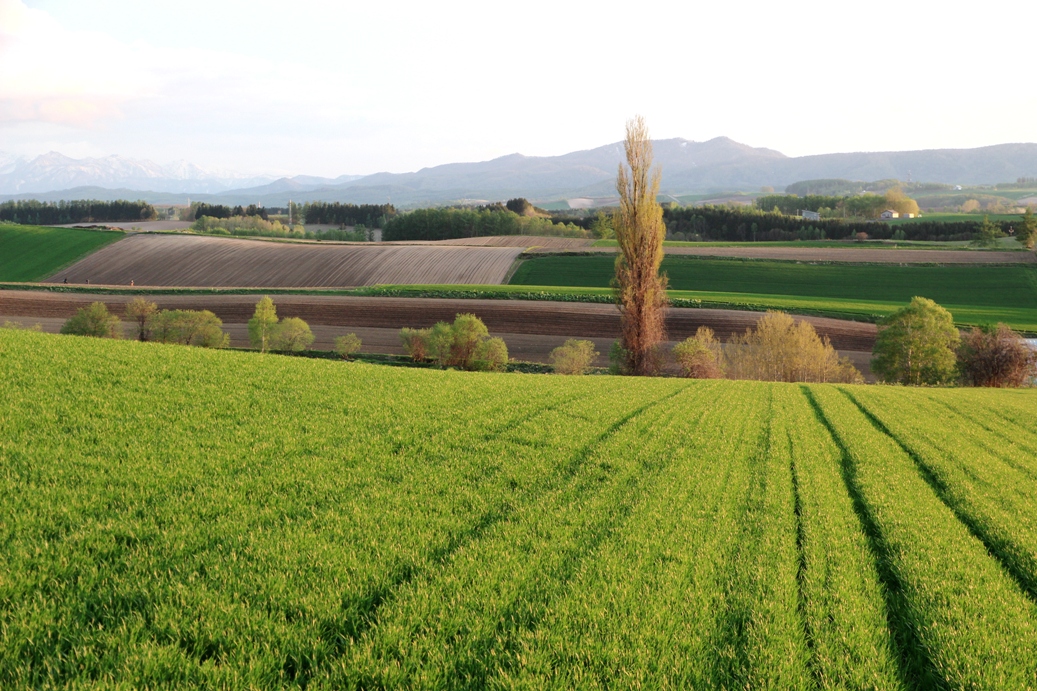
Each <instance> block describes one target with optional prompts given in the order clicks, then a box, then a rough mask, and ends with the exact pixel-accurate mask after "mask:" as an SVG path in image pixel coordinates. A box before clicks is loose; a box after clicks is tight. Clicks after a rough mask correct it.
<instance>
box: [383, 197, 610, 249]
mask: <svg viewBox="0 0 1037 691" xmlns="http://www.w3.org/2000/svg"><path fill="white" fill-rule="evenodd" d="M517 201H518V200H511V201H509V204H511V205H512V207H513V208H515V207H517V206H518V205H517V204H516V202H517ZM521 201H525V200H521ZM523 212H524V213H522V214H518V213H515V212H514V211H512V210H511V209H510V208H508V207H506V206H505V205H504V204H492V205H489V206H483V207H479V208H442V209H417V210H415V211H410V212H408V213H405V214H400V215H398V216H396V217H394V218H391V219H389V221H388V223H386V224H385V229H384V231H383V234H382V239H384V240H454V239H458V238H474V237H487V236H492V235H544V236H554V237H572V238H585V237H590V233H589V231H587V230H586V229H584V228H580V227H579V226H577V225H575V224H572V223H556V222H554V221H553V220H552V219H551V218H550V217H546V216H542V215H539V214H535V215H527V214H528V213H529V212H528V210H527V209H525V208H523Z"/></svg>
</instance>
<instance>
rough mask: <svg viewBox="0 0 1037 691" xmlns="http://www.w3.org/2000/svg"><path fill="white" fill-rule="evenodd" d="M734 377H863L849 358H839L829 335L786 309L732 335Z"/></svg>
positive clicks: (799, 379)
mask: <svg viewBox="0 0 1037 691" xmlns="http://www.w3.org/2000/svg"><path fill="white" fill-rule="evenodd" d="M727 361H728V371H729V373H730V375H731V377H732V378H733V379H757V380H761V381H784V382H844V383H859V382H862V381H863V377H862V376H861V373H860V372H858V371H857V369H856V368H855V367H854V366H853V365H852V364H851V363H850V361H849V359H848V358H840V357H839V354H838V353H836V351H835V349H834V348H833V347H832V344H831V342H830V341H829V340H828V337H827V336H826V337H824V338H821V337H819V336H818V335H817V331H815V330H814V326H813V325H812V324H811V323H810V322H808V321H805V320H802V319H801V320H799V321H796V320H794V319H793V318H792V317H790V316H789V315H788V314H786V313H784V312H767V314H765V315H764V316H763V317H761V318H760V321H758V322H757V324H756V329H755V330H754V329H747V330H746V332H745V334H743V335H742V336H735V337H734V338H733V339H731V343H730V347H729V348H728V354H727Z"/></svg>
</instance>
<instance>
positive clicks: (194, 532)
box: [0, 331, 1037, 689]
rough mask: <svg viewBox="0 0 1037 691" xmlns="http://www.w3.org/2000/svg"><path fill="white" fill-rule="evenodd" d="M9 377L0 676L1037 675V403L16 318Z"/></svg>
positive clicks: (829, 684) (892, 685)
mask: <svg viewBox="0 0 1037 691" xmlns="http://www.w3.org/2000/svg"><path fill="white" fill-rule="evenodd" d="M0 381H2V382H3V386H4V396H3V398H2V399H0V564H2V570H0V686H3V687H4V688H21V687H48V686H51V687H57V686H67V685H79V686H90V685H102V686H103V685H119V684H122V685H125V686H136V687H144V686H147V687H162V686H186V685H189V686H202V687H210V688H214V687H219V688H273V687H278V688H282V687H308V688H376V687H378V688H388V687H394V688H396V687H407V688H462V687H464V688H472V687H480V688H488V687H496V688H515V687H522V688H573V687H581V688H601V687H622V688H643V687H655V688H804V689H809V688H860V689H863V688H871V689H902V688H977V689H978V688H991V689H993V688H1033V687H1035V686H1037V662H1035V660H1037V643H1035V641H1037V630H1035V629H1037V606H1035V604H1034V603H1035V600H1034V597H1033V593H1032V590H1031V589H1030V586H1029V585H1028V581H1027V579H1028V578H1032V577H1033V573H1034V572H1033V570H1032V563H1033V562H1032V560H1030V561H1028V555H1029V557H1032V555H1033V548H1034V544H1035V543H1034V540H1033V535H1034V531H1033V524H1032V521H1031V513H1032V512H1031V511H1029V509H1028V507H1030V506H1032V497H1033V492H1034V481H1035V478H1037V466H1035V464H1034V461H1033V459H1034V457H1035V456H1037V454H1035V453H1034V451H1035V450H1037V434H1035V433H1034V432H1033V431H1032V429H1031V428H1030V427H1029V426H1028V420H1032V419H1033V412H1034V410H1035V408H1037V399H1035V398H1034V396H1033V395H1032V392H972V391H968V392H962V391H925V390H903V389H892V388H889V389H886V388H883V389H875V388H863V387H839V388H837V387H833V386H826V385H813V386H803V387H800V386H793V385H782V384H764V383H757V382H727V381H692V382H687V381H681V380H637V379H627V378H613V377H594V378H586V379H582V378H577V379H570V378H561V377H558V378H552V377H524V376H519V375H492V374H467V373H460V372H439V371H425V370H398V369H394V368H384V367H377V366H370V365H363V364H357V363H340V362H330V361H312V360H301V359H296V358H283V357H279V356H273V355H260V354H251V353H233V352H207V351H201V350H195V349H175V348H172V347H169V346H163V345H160V344H151V343H134V342H101V341H97V340H91V339H77V338H72V337H55V336H47V335H43V334H33V333H25V332H3V331H0ZM965 430H967V432H965Z"/></svg>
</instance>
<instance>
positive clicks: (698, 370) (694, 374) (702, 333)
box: [673, 326, 724, 379]
mask: <svg viewBox="0 0 1037 691" xmlns="http://www.w3.org/2000/svg"><path fill="white" fill-rule="evenodd" d="M723 355H724V352H723V350H722V349H721V346H720V342H719V341H718V340H717V339H716V336H715V335H714V333H713V329H711V328H709V327H708V326H700V327H699V328H698V330H697V331H696V332H695V335H694V336H691V337H689V338H686V339H685V340H683V341H681V342H680V343H678V344H677V345H675V346H674V347H673V356H674V359H675V360H676V361H677V365H678V367H680V371H681V376H682V377H691V378H692V379H719V378H720V377H722V376H724V362H723Z"/></svg>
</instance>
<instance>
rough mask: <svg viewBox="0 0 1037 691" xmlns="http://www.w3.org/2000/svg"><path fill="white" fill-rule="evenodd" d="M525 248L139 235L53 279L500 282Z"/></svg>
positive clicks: (201, 283) (257, 283) (258, 283)
mask: <svg viewBox="0 0 1037 691" xmlns="http://www.w3.org/2000/svg"><path fill="white" fill-rule="evenodd" d="M521 252H522V248H521V247H453V246H445V247H444V246H439V247H433V246H427V245H413V246H406V245H322V244H301V243H281V242H263V241H256V240H240V239H232V238H213V237H196V236H189V235H134V236H132V237H128V238H126V239H125V240H122V241H120V242H117V243H115V244H114V245H111V246H110V247H106V248H105V249H103V250H101V251H99V252H96V253H94V254H92V255H90V256H89V257H87V258H86V259H84V260H83V261H81V262H77V263H76V264H74V265H72V266H70V267H68V268H67V269H64V270H62V271H59V272H58V273H56V274H54V275H53V276H51V277H50V278H49V279H48V281H49V282H51V283H61V282H62V281H64V280H66V279H67V280H68V282H69V283H86V282H87V281H89V282H90V283H93V284H103V285H129V284H130V281H133V282H134V283H135V284H136V285H138V286H196V287H214V286H222V287H228V286H242V287H244V286H249V287H259V288H267V287H269V288H274V287H283V288H303V287H346V286H363V285H374V284H378V283H436V284H463V283H474V284H484V285H485V284H499V283H501V282H502V281H503V280H504V277H505V276H506V275H507V273H508V269H509V268H510V267H511V265H512V263H514V261H515V259H516V257H518V255H519V254H520V253H521Z"/></svg>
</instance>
